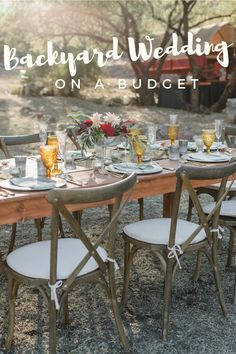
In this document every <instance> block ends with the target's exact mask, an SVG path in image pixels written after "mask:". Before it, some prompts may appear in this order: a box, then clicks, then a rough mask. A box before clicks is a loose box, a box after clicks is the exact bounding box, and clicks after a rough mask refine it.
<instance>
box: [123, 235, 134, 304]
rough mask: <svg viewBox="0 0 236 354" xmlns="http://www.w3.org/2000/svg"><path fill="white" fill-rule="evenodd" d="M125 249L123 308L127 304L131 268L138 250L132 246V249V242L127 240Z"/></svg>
mask: <svg viewBox="0 0 236 354" xmlns="http://www.w3.org/2000/svg"><path fill="white" fill-rule="evenodd" d="M124 251H125V252H124V283H123V291H122V298H121V307H122V308H124V307H125V306H126V304H127V295H128V287H129V279H130V268H131V265H132V262H133V258H134V254H135V252H136V251H137V247H135V246H132V248H131V249H130V242H129V241H127V240H125V246H124Z"/></svg>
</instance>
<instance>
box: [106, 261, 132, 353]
mask: <svg viewBox="0 0 236 354" xmlns="http://www.w3.org/2000/svg"><path fill="white" fill-rule="evenodd" d="M109 267H110V268H109V272H108V274H109V284H110V294H111V303H112V309H113V313H114V317H115V322H116V327H117V330H118V333H119V337H120V340H121V342H122V345H123V347H124V350H125V352H128V350H129V345H128V341H127V337H126V334H125V328H124V324H123V321H122V318H121V314H120V310H119V307H118V303H117V296H116V286H115V272H114V265H113V264H112V265H109ZM112 267H113V268H112Z"/></svg>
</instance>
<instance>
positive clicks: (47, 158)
mask: <svg viewBox="0 0 236 354" xmlns="http://www.w3.org/2000/svg"><path fill="white" fill-rule="evenodd" d="M39 154H40V156H41V159H42V162H43V164H44V166H45V167H46V169H47V176H48V177H51V176H52V174H55V171H54V170H53V168H54V166H55V163H57V147H56V146H53V145H43V146H40V148H39Z"/></svg>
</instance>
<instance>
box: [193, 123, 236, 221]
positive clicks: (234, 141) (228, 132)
mask: <svg viewBox="0 0 236 354" xmlns="http://www.w3.org/2000/svg"><path fill="white" fill-rule="evenodd" d="M222 140H223V141H225V142H226V144H227V146H228V147H229V148H236V126H225V127H224V129H223V133H222ZM219 187H220V185H219V183H217V184H211V185H209V186H206V187H199V188H196V191H197V194H198V195H201V194H209V195H210V196H212V198H213V199H214V200H216V198H217V194H218V191H219ZM233 197H236V183H234V184H233V185H232V187H231V189H230V191H229V193H228V196H227V198H229V199H231V198H233ZM192 210H193V203H192V201H191V198H190V199H189V206H188V216H187V220H188V221H190V220H191V217H192Z"/></svg>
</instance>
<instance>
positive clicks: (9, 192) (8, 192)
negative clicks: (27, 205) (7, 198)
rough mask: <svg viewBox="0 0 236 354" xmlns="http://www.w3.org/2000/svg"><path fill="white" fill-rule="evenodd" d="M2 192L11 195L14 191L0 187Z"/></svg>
mask: <svg viewBox="0 0 236 354" xmlns="http://www.w3.org/2000/svg"><path fill="white" fill-rule="evenodd" d="M1 191H2V192H4V193H6V194H8V195H11V196H13V195H15V193H13V192H11V191H9V190H7V189H4V188H2V187H1V188H0V192H1Z"/></svg>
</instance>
